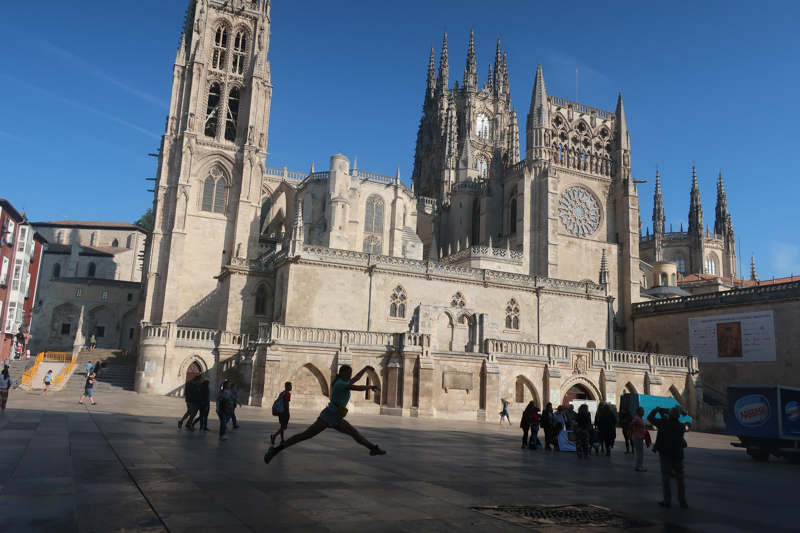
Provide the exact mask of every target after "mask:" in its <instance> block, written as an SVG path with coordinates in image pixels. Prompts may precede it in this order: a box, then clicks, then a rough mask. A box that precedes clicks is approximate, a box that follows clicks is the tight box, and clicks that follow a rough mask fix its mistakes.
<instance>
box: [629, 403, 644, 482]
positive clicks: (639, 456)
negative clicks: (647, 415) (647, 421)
mask: <svg viewBox="0 0 800 533" xmlns="http://www.w3.org/2000/svg"><path fill="white" fill-rule="evenodd" d="M643 416H644V409H643V408H642V407H637V408H636V416H634V417H633V422H631V440H632V441H633V449H634V450H636V468H635V469H634V470H636V471H637V472H647V470H645V469H644V468H642V461H644V439H645V437H646V436H647V426H645V425H644V420H642V417H643Z"/></svg>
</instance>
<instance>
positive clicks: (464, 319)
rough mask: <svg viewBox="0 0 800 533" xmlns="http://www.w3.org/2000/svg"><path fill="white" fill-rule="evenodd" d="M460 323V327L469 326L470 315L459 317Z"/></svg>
mask: <svg viewBox="0 0 800 533" xmlns="http://www.w3.org/2000/svg"><path fill="white" fill-rule="evenodd" d="M458 323H459V324H460V325H462V326H466V325H468V324H469V315H468V314H466V313H464V314H461V315H459V317H458Z"/></svg>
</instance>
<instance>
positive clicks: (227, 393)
mask: <svg viewBox="0 0 800 533" xmlns="http://www.w3.org/2000/svg"><path fill="white" fill-rule="evenodd" d="M232 412H233V397H232V396H231V384H230V383H228V381H227V380H225V383H223V384H222V390H221V391H220V393H219V394H217V416H218V417H219V440H228V436H227V435H226V434H225V430H226V429H227V427H228V420H230V419H231V413H232Z"/></svg>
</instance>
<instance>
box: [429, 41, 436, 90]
mask: <svg viewBox="0 0 800 533" xmlns="http://www.w3.org/2000/svg"><path fill="white" fill-rule="evenodd" d="M435 90H436V59H435V57H434V55H433V46H431V59H430V61H429V62H428V94H429V95H433V92H434V91H435Z"/></svg>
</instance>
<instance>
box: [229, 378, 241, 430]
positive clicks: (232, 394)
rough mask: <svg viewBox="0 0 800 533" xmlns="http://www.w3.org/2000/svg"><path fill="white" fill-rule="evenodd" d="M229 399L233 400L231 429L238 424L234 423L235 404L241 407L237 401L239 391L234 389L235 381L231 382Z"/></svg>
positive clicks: (237, 427) (236, 427)
mask: <svg viewBox="0 0 800 533" xmlns="http://www.w3.org/2000/svg"><path fill="white" fill-rule="evenodd" d="M231 399H232V400H233V410H232V411H231V422H233V429H239V424H237V423H236V406H239V407H241V406H242V404H241V402H239V391H238V390H237V389H236V383H231Z"/></svg>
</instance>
